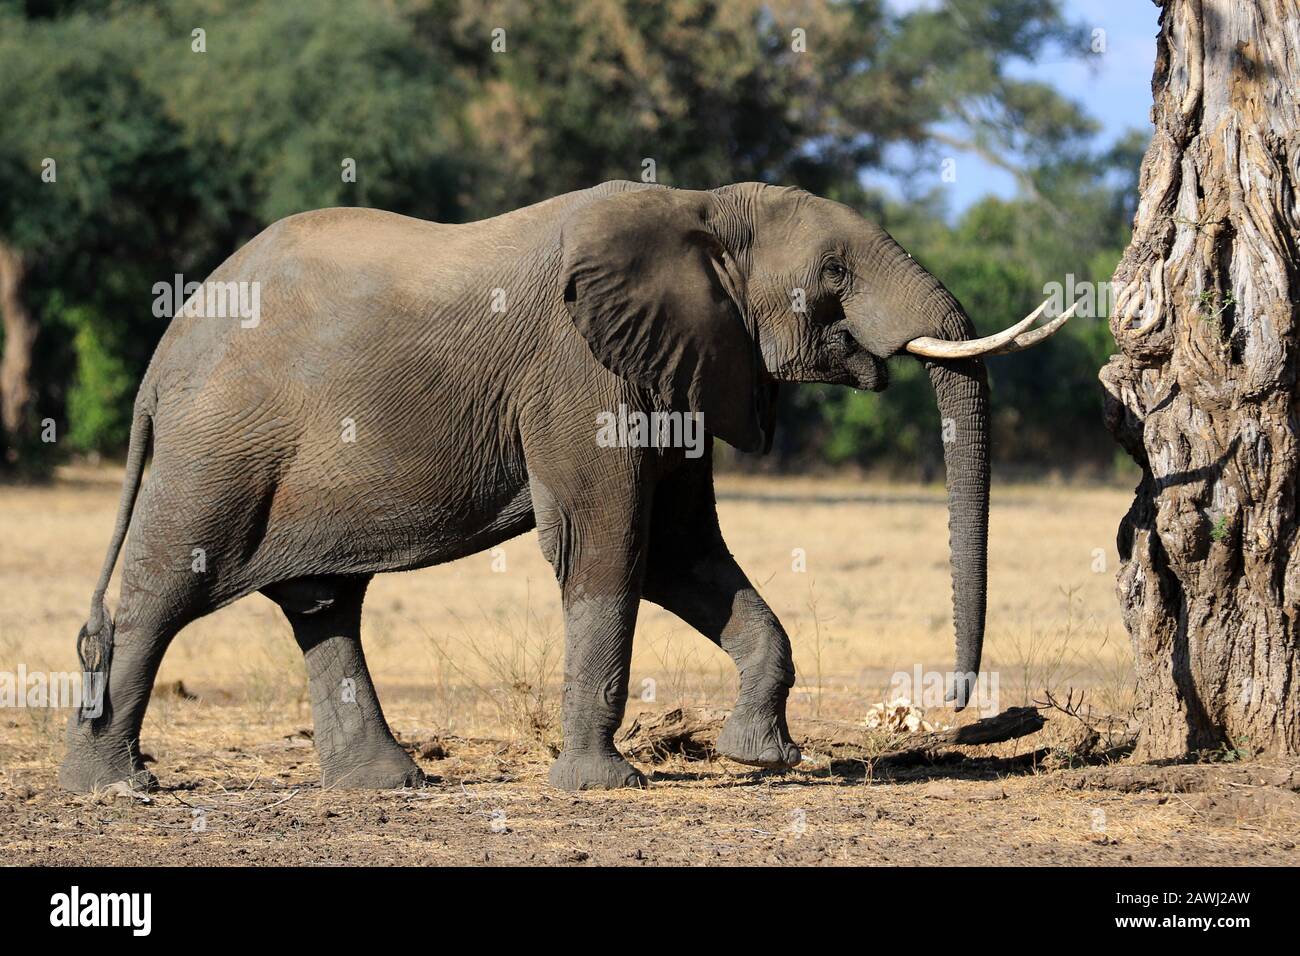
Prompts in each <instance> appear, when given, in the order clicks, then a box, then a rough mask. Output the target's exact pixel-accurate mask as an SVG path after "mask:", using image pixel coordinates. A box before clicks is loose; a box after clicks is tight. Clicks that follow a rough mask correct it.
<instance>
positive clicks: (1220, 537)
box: [1102, 0, 1300, 759]
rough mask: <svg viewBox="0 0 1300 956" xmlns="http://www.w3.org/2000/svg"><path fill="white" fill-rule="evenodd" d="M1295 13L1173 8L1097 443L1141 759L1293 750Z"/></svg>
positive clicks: (1297, 292)
mask: <svg viewBox="0 0 1300 956" xmlns="http://www.w3.org/2000/svg"><path fill="white" fill-rule="evenodd" d="M1297 49H1300V10H1297V7H1296V4H1295V3H1294V2H1258V3H1247V4H1243V3H1241V2H1240V0H1166V2H1165V4H1164V9H1163V10H1162V12H1161V15H1160V38H1159V47H1158V53H1157V59H1156V68H1155V76H1154V79H1153V81H1152V86H1153V89H1154V92H1155V121H1156V132H1155V138H1154V139H1153V140H1152V143H1151V147H1150V149H1149V150H1148V152H1147V154H1146V158H1145V160H1144V161H1143V164H1142V185H1141V204H1140V206H1139V207H1138V211H1137V218H1136V220H1135V228H1134V235H1133V241H1132V244H1131V245H1130V246H1129V248H1128V250H1127V252H1126V253H1125V255H1124V258H1123V260H1122V261H1121V262H1120V264H1119V267H1118V269H1116V272H1115V283H1116V286H1117V287H1118V288H1120V289H1121V292H1120V293H1119V295H1118V298H1117V304H1116V312H1115V315H1114V316H1113V318H1112V320H1111V329H1112V331H1113V332H1114V336H1115V340H1116V341H1117V342H1118V344H1119V346H1120V348H1121V353H1120V354H1119V355H1117V356H1115V357H1114V358H1112V359H1111V361H1110V364H1109V365H1107V366H1106V368H1105V369H1104V370H1103V372H1102V381H1103V383H1104V384H1105V387H1106V390H1107V392H1108V400H1107V407H1106V415H1107V425H1108V426H1109V428H1110V430H1111V431H1112V432H1113V433H1114V436H1115V438H1116V440H1117V441H1118V442H1119V443H1120V444H1121V445H1122V446H1123V447H1124V449H1125V450H1126V451H1127V452H1128V453H1129V454H1130V455H1132V456H1133V459H1134V460H1135V461H1136V462H1137V463H1138V465H1139V466H1140V467H1141V469H1142V480H1141V484H1139V485H1138V488H1137V493H1136V496H1135V498H1134V501H1133V506H1132V508H1131V509H1130V511H1129V513H1128V515H1127V516H1126V517H1125V519H1124V521H1123V524H1122V525H1121V526H1120V532H1119V550H1120V556H1121V559H1122V561H1123V565H1122V567H1121V569H1120V572H1119V597H1120V602H1121V604H1122V607H1123V614H1124V619H1125V622H1126V624H1127V626H1128V629H1129V631H1130V633H1131V635H1132V637H1133V644H1134V649H1135V652H1136V658H1137V674H1138V692H1139V696H1140V700H1139V705H1140V707H1141V714H1140V719H1141V727H1142V729H1141V736H1140V737H1139V739H1138V756H1139V757H1142V758H1147V759H1153V758H1178V757H1184V756H1187V755H1188V754H1191V753H1195V752H1197V751H1205V750H1213V749H1227V750H1229V751H1240V750H1250V751H1255V750H1259V751H1272V752H1282V751H1287V752H1291V753H1295V752H1298V751H1300V624H1298V623H1297V622H1298V621H1300V547H1297V545H1298V544H1300V542H1298V541H1297V531H1298V530H1300V526H1298V524H1297V514H1296V490H1297V489H1296V485H1297V474H1298V472H1300V448H1298V447H1297V441H1296V431H1297V422H1296V417H1295V403H1296V398H1297V377H1296V376H1297V373H1296V353H1295V349H1296V303H1297V301H1300V251H1298V250H1300V222H1297V218H1296V210H1297V208H1300V174H1298V173H1297V156H1298V155H1300V103H1298V102H1297V90H1300V64H1297V60H1296V51H1297Z"/></svg>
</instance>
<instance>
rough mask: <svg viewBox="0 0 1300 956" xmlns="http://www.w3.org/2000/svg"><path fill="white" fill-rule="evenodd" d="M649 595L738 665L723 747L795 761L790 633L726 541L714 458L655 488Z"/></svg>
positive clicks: (745, 755)
mask: <svg viewBox="0 0 1300 956" xmlns="http://www.w3.org/2000/svg"><path fill="white" fill-rule="evenodd" d="M643 595H644V597H645V599H646V600H647V601H653V602H654V603H656V604H658V605H659V606H660V607H663V608H664V609H666V610H668V611H671V612H672V613H674V614H676V615H677V616H678V617H680V618H681V619H682V620H683V621H685V622H686V623H687V624H689V625H691V626H692V627H694V628H695V629H696V630H697V631H699V632H700V633H701V634H703V635H704V636H705V637H707V638H708V639H709V640H711V641H713V643H715V644H717V645H718V646H719V647H721V648H722V649H723V650H724V651H726V652H727V654H728V655H729V656H730V657H731V659H732V660H733V661H735V663H736V668H737V670H738V671H739V672H740V695H739V697H738V698H737V700H736V706H735V707H734V708H732V711H731V715H730V716H729V717H728V718H727V721H726V723H725V724H724V725H723V728H722V733H721V734H720V735H719V737H718V744H717V747H718V751H719V752H720V753H721V754H723V755H724V756H726V757H730V758H731V759H732V760H735V761H737V762H739V763H743V764H749V765H750V766H755V767H769V768H779V767H793V766H795V765H796V764H798V763H799V760H800V753H799V748H798V747H797V746H795V743H794V741H793V740H792V739H791V738H790V731H789V728H788V726H787V725H786V718H785V706H786V698H787V697H788V696H789V694H790V688H791V687H793V686H794V659H793V657H792V655H791V650H790V639H789V637H788V636H787V635H786V633H785V628H783V627H782V626H781V622H780V621H778V620H777V618H776V615H775V614H773V613H772V609H771V608H769V607H768V606H767V602H766V601H764V600H763V598H762V597H761V596H760V595H759V593H758V591H757V590H755V588H754V586H753V585H752V584H751V583H750V582H749V579H748V578H747V577H746V576H745V572H744V571H742V570H741V568H740V565H738V564H737V563H736V560H735V558H733V557H732V556H731V553H730V552H729V551H728V550H727V546H726V543H725V542H724V541H723V540H722V532H721V531H720V530H719V528H718V516H717V511H716V508H715V505H714V497H713V480H712V469H711V467H710V465H709V459H708V457H705V458H704V459H702V460H701V461H699V462H693V463H690V464H689V465H688V466H687V467H685V468H683V469H682V470H681V471H678V472H676V473H675V474H673V475H672V476H670V477H669V478H668V479H666V480H664V481H663V482H661V483H660V484H659V486H658V488H656V490H655V509H654V516H653V519H652V522H651V532H650V559H649V564H648V566H647V568H646V578H645V587H644V590H643Z"/></svg>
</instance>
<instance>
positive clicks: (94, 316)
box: [0, 0, 1136, 478]
mask: <svg viewBox="0 0 1300 956" xmlns="http://www.w3.org/2000/svg"><path fill="white" fill-rule="evenodd" d="M1060 8H1061V0H947V2H944V3H940V4H930V5H926V6H925V7H924V8H922V9H918V10H914V11H912V12H909V13H906V14H903V15H898V14H894V13H891V12H890V8H889V7H887V6H886V5H885V4H884V3H883V2H882V0H846V2H842V3H834V4H828V3H822V2H809V0H777V2H760V0H728V2H717V0H714V2H708V0H675V2H673V3H667V4H648V3H634V2H628V0H577V2H562V0H536V2H527V3H525V2H522V0H487V2H474V3H469V2H466V0H393V2H385V3H379V2H375V0H323V2H321V3H314V4H311V5H303V4H282V3H269V2H259V0H220V2H218V0H163V2H155V0H149V2H146V0H102V2H91V3H79V4H74V3H59V2H49V3H40V4H37V3H20V2H18V0H0V102H4V103H6V104H7V108H8V110H9V111H8V113H7V117H6V118H7V119H9V120H11V121H10V122H6V123H5V124H3V125H0V177H3V178H0V182H3V184H4V188H3V189H0V242H3V243H7V246H8V247H9V248H12V249H13V250H15V251H16V253H18V254H19V256H18V257H17V258H16V259H7V260H3V261H5V262H10V263H11V265H10V266H9V268H8V270H7V271H4V272H3V274H0V278H3V275H9V276H17V277H18V281H8V282H4V281H0V309H3V310H4V315H5V318H6V323H7V324H8V325H9V327H10V328H11V329H12V331H10V332H9V333H8V334H6V336H5V355H6V360H5V363H4V364H3V365H0V379H2V380H3V381H7V382H9V383H11V387H10V388H9V390H10V391H13V392H14V394H15V395H17V396H19V397H18V398H16V399H14V400H13V401H11V402H10V403H9V405H10V407H12V408H15V409H17V408H19V407H21V408H22V409H24V411H22V412H21V413H17V414H16V416H9V419H10V421H11V424H7V425H5V431H6V433H10V432H12V435H11V440H10V445H11V447H10V455H9V456H8V461H7V463H8V465H9V466H10V467H14V466H15V465H23V466H24V467H27V468H29V469H30V468H39V467H43V466H48V465H49V464H51V463H53V462H54V461H57V460H58V458H57V455H58V454H59V453H66V452H69V451H72V452H84V451H96V452H109V453H116V452H118V451H120V449H121V448H122V445H123V442H124V439H125V434H126V427H127V424H128V423H129V418H130V406H131V398H132V395H133V392H134V385H135V383H136V382H137V381H138V380H139V376H140V374H141V373H142V372H143V369H144V365H145V363H146V362H147V360H148V357H149V354H150V353H151V351H152V348H153V345H154V343H155V342H156V341H157V338H158V336H159V335H161V333H162V330H163V328H164V327H165V323H166V320H165V319H157V318H154V316H153V315H152V310H151V306H152V300H153V294H152V287H153V284H154V283H156V282H159V281H171V279H172V277H173V275H174V274H176V273H182V274H183V275H185V276H186V278H187V279H190V280H197V279H200V278H202V277H203V276H205V275H206V274H208V273H209V272H210V271H211V270H212V269H213V268H214V267H215V266H216V265H217V264H219V263H220V262H221V260H222V259H224V258H225V257H226V256H227V255H229V254H230V253H231V252H233V251H234V250H235V249H236V248H238V246H239V245H240V244H242V243H243V242H245V241H247V239H249V238H250V237H251V236H253V235H254V234H255V233H256V232H257V231H259V230H260V229H261V228H263V227H264V226H266V225H267V224H269V223H270V222H272V221H274V220H275V219H277V218H280V217H282V216H285V215H289V214H291V213H294V212H298V211H302V210H305V209H311V208H319V207H322V206H331V205H368V206H377V207H382V208H385V209H390V210H393V211H396V212H401V213H405V214H408V215H413V216H420V217H424V218H430V219H437V220H442V221H461V220H465V219H473V218H479V217H483V216H491V215H496V214H497V213H500V212H503V211H505V210H508V209H512V208H515V207H517V206H521V205H526V204H528V203H531V202H536V201H538V200H541V199H544V198H547V197H549V196H552V195H554V194H556V193H560V192H564V191H566V190H570V189H576V188H581V187H585V186H589V185H592V184H594V183H597V182H600V181H602V180H605V179H610V178H632V179H637V178H641V177H642V175H643V173H644V172H645V171H646V167H645V165H644V162H643V161H644V160H646V159H651V160H653V161H654V164H655V166H654V174H655V178H656V179H658V181H660V182H663V183H667V184H669V185H676V186H688V187H707V186H713V185H716V184H718V183H724V182H733V181H738V180H745V179H759V180H766V181H772V182H783V183H789V184H793V185H798V186H803V187H805V188H807V189H810V190H812V191H814V192H817V193H820V194H823V195H826V196H830V197H833V198H837V199H840V200H841V201H844V202H847V203H850V204H852V205H854V206H856V207H857V208H859V209H861V210H863V211H864V212H866V213H868V214H869V215H872V216H874V217H875V218H877V219H878V220H880V221H882V222H883V223H884V224H885V225H886V226H887V227H889V228H890V229H891V230H892V231H894V232H895V233H896V234H897V235H898V236H899V238H900V239H902V240H903V241H904V242H905V243H906V244H907V245H908V248H909V249H911V250H912V251H913V252H914V253H916V254H917V255H918V257H920V258H921V259H922V260H923V261H925V262H926V264H927V265H928V266H929V267H930V268H932V269H934V270H935V271H936V272H937V273H938V274H939V275H941V276H942V277H943V278H944V279H945V280H946V281H947V282H948V283H949V285H950V286H951V287H952V288H953V290H954V292H956V293H957V295H958V296H959V298H961V299H962V300H963V301H965V302H966V304H967V305H968V306H969V307H970V309H971V311H972V313H973V314H974V315H975V316H976V320H977V322H978V323H979V324H980V325H981V327H982V328H983V329H984V330H986V331H988V330H992V329H993V328H994V327H1000V324H1002V323H1004V321H1005V320H1006V319H1007V318H1008V317H1010V316H1012V315H1014V314H1024V312H1026V311H1028V310H1029V309H1030V308H1032V307H1033V306H1035V305H1036V304H1037V303H1038V301H1039V300H1040V299H1041V298H1042V290H1043V287H1044V286H1045V285H1046V284H1048V283H1051V282H1058V283H1059V282H1064V281H1065V279H1066V274H1067V273H1070V272H1073V273H1074V274H1075V277H1076V279H1077V280H1080V281H1085V280H1093V281H1096V280H1101V279H1104V278H1105V277H1107V276H1109V274H1110V273H1111V271H1112V270H1113V266H1114V263H1115V261H1117V259H1118V256H1119V252H1120V250H1121V249H1122V248H1123V245H1124V243H1125V242H1126V241H1127V235H1128V222H1129V219H1130V218H1131V210H1126V209H1125V208H1124V206H1123V202H1122V201H1121V198H1120V197H1122V196H1123V195H1124V192H1123V190H1124V183H1123V181H1122V177H1119V178H1117V177H1116V176H1115V175H1114V172H1115V171H1116V170H1126V169H1129V168H1131V167H1132V166H1135V165H1136V159H1135V157H1134V151H1133V150H1129V151H1128V153H1127V154H1123V153H1122V152H1121V154H1116V155H1110V154H1098V155H1094V154H1093V153H1091V152H1090V151H1089V150H1088V149H1087V145H1086V144H1087V142H1088V137H1089V134H1090V133H1091V131H1092V130H1093V129H1094V128H1095V124H1094V123H1093V121H1092V120H1091V119H1090V118H1089V117H1088V116H1087V115H1086V114H1085V113H1084V111H1083V110H1082V108H1081V107H1080V106H1078V105H1077V104H1075V103H1073V102H1072V101H1070V100H1069V99H1068V98H1067V97H1065V96H1062V95H1061V94H1060V93H1058V92H1057V91H1055V90H1053V89H1052V88H1050V87H1048V86H1046V85H1044V84H1041V83H1036V82H1027V81H1023V80H1018V79H1015V78H1014V77H1013V76H1012V75H1011V73H1012V72H1013V71H1012V70H1011V67H1012V65H1013V64H1015V63H1017V62H1021V61H1025V60H1032V59H1035V58H1039V57H1042V56H1047V55H1050V56H1053V57H1060V56H1069V57H1074V56H1088V55H1091V54H1090V53H1089V50H1088V47H1087V46H1086V44H1085V37H1084V35H1083V33H1082V31H1080V30H1079V29H1077V28H1075V27H1073V26H1072V25H1071V24H1070V23H1068V22H1067V20H1066V19H1065V17H1064V16H1063V15H1062V13H1061V9H1060ZM196 29H201V30H203V52H197V51H196V50H195V49H194V46H195V37H194V35H193V31H195V30H196ZM502 31H503V32H502ZM962 150H967V151H975V152H978V153H980V154H982V155H985V156H986V157H991V158H993V159H995V161H996V162H998V163H999V164H1001V165H1003V166H1005V167H1006V168H1008V169H1011V170H1013V172H1014V174H1015V175H1016V177H1017V181H1018V182H1019V183H1020V185H1021V195H1020V196H1018V197H1016V198H1015V199H1013V200H1010V201H999V200H989V201H987V202H985V203H981V204H979V205H977V206H976V207H975V208H973V209H971V210H969V211H967V213H965V214H964V215H963V216H962V217H960V218H959V219H958V220H957V221H956V222H951V221H950V219H949V214H948V210H947V207H946V206H945V204H944V199H943V194H944V190H943V187H942V185H941V177H940V171H941V169H942V168H943V164H944V161H945V160H948V159H953V158H955V159H956V160H957V163H958V166H957V171H958V175H963V174H965V172H964V170H965V167H964V166H963V165H962V163H963V162H964V160H963V159H962V157H964V156H966V155H969V152H962ZM46 156H51V157H53V158H55V159H56V160H58V162H59V171H60V175H59V180H58V183H57V185H55V184H45V183H42V182H41V181H40V178H39V173H40V163H41V159H42V158H43V157H46ZM345 159H352V160H355V162H356V171H357V174H356V180H355V182H349V181H346V180H345V179H344V178H343V177H342V176H341V164H342V162H343V161H344V160H345ZM1126 164H1127V165H1126ZM880 172H885V173H892V174H893V175H894V177H895V179H896V180H902V181H904V182H908V183H909V186H908V189H907V195H908V197H909V201H907V202H897V201H891V200H888V199H886V198H885V197H884V196H883V194H882V193H881V192H880V191H878V190H877V189H875V188H873V187H872V186H871V184H870V183H871V179H870V177H871V176H872V175H873V174H874V173H880ZM1062 219H1065V220H1066V221H1068V222H1069V223H1070V224H1071V227H1072V228H1070V229H1063V228H1062V226H1061V222H1062ZM15 262H16V263H17V265H16V266H15V265H13V263H15ZM38 328H39V330H40V334H39V335H38V336H37V337H36V338H35V339H34V341H33V340H32V337H31V334H30V333H31V332H32V331H34V330H36V329H38ZM1105 339H1106V333H1105V330H1104V327H1103V325H1102V324H1101V323H1099V322H1095V321H1094V322H1091V323H1085V322H1082V321H1076V322H1074V323H1071V325H1070V326H1069V327H1067V329H1066V330H1065V331H1064V332H1062V334H1061V335H1058V336H1056V337H1054V338H1053V339H1052V340H1051V341H1050V342H1049V343H1047V344H1046V345H1044V346H1043V347H1042V348H1041V349H1040V350H1038V351H1037V352H1036V353H1035V359H1036V361H1035V362H1032V363H1023V362H1015V361H1014V360H1008V361H1007V362H1006V363H1005V364H1002V363H999V362H998V361H996V360H995V363H994V367H993V369H992V383H993V389H994V400H995V406H996V407H998V408H999V409H1000V413H999V417H998V419H997V420H996V421H995V423H994V428H995V430H994V454H995V464H996V465H998V466H1001V467H1005V466H1007V465H1009V464H1025V465H1029V466H1031V467H1034V468H1038V469H1041V468H1044V467H1049V468H1060V469H1063V470H1074V469H1080V468H1086V469H1090V470H1105V469H1107V468H1108V467H1109V465H1110V464H1111V462H1112V461H1113V459H1114V452H1113V448H1112V446H1111V445H1110V443H1109V442H1108V441H1105V440H1104V436H1103V440H1091V441H1089V440H1081V439H1080V436H1088V435H1092V436H1101V435H1102V431H1101V429H1099V428H1098V427H1096V422H1097V417H1098V414H1099V413H1098V407H1097V406H1098V401H1097V396H1096V392H1095V389H1094V388H1084V387H1081V386H1082V383H1084V382H1086V381H1089V380H1091V378H1092V376H1093V374H1095V368H1096V366H1097V365H1098V364H1099V363H1100V361H1101V360H1102V358H1103V357H1104V355H1105V354H1106V353H1107V351H1108V350H1109V346H1108V345H1107V344H1106V342H1105ZM916 372H917V367H916V363H915V362H908V361H900V362H899V363H897V366H896V368H895V369H894V375H895V379H896V382H897V384H896V385H895V387H894V388H891V389H890V390H889V391H887V392H885V393H883V394H881V395H858V394H853V393H851V392H846V390H843V389H818V388H801V389H791V390H788V393H787V394H786V395H785V397H784V399H783V406H782V409H781V416H782V427H781V428H779V430H778V437H779V442H780V444H779V445H778V447H777V449H776V453H775V454H774V455H773V456H770V457H769V458H766V459H761V460H758V459H753V458H745V457H743V456H729V458H728V460H729V461H730V462H731V463H732V464H733V466H734V465H741V464H743V466H745V467H786V466H792V465H798V466H800V467H807V466H808V465H809V464H815V463H823V462H824V463H826V464H828V465H831V466H835V467H840V466H845V465H857V466H863V467H872V468H881V467H884V468H888V469H890V470H892V471H898V472H903V473H906V474H909V475H912V476H915V475H917V474H918V473H919V474H920V475H921V476H923V477H935V478H937V477H938V476H939V469H938V463H939V461H941V452H940V447H941V446H940V430H939V426H938V421H937V419H936V413H935V411H934V403H933V400H932V398H931V396H929V394H928V392H927V391H926V390H925V389H924V388H923V387H922V384H921V382H920V380H919V379H916ZM1076 386H1080V387H1076ZM24 389H25V391H24ZM4 391H5V389H3V388H0V393H3V392H4ZM24 395H25V396H26V397H25V398H24V397H22V396H24ZM1016 410H1018V411H1016ZM45 418H52V419H54V420H55V421H56V422H57V423H58V428H59V436H60V440H59V443H58V444H57V445H47V444H43V443H40V442H39V441H34V438H33V435H34V432H33V431H32V426H33V424H34V423H35V422H37V421H39V420H41V419H45ZM20 423H21V424H20ZM1063 426H1064V427H1063ZM20 432H21V434H19V433H20ZM20 446H21V447H20ZM15 458H16V459H17V460H16V461H15V460H14V459H15ZM918 462H919V463H920V470H919V472H918V470H917V468H918ZM0 467H3V466H0Z"/></svg>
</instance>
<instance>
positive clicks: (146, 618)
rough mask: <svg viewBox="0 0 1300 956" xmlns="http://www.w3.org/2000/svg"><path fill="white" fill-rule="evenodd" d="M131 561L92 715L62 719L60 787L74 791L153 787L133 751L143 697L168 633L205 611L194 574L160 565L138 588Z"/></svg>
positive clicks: (145, 698) (137, 753)
mask: <svg viewBox="0 0 1300 956" xmlns="http://www.w3.org/2000/svg"><path fill="white" fill-rule="evenodd" d="M138 567H139V565H137V566H134V567H128V570H127V573H126V574H125V576H124V578H123V582H122V597H121V601H120V604H119V607H118V609H117V613H116V615H115V625H114V631H115V632H114V639H113V656H112V660H111V662H110V664H109V671H108V679H107V681H106V683H105V685H104V686H102V687H100V688H96V690H97V692H98V705H99V710H100V713H99V714H97V715H96V716H95V717H94V718H93V719H82V718H81V717H79V716H78V714H75V713H74V714H73V715H72V717H71V718H70V720H69V722H68V737H67V740H68V748H67V752H66V754H65V756H64V758H63V764H62V765H61V766H60V768H59V785H60V786H61V787H63V789H65V790H70V791H72V792H74V793H89V792H90V791H92V790H96V789H98V788H101V787H106V786H108V785H110V784H114V783H126V784H127V785H129V786H131V787H135V788H139V789H152V788H153V787H154V786H156V784H157V780H156V779H155V778H154V776H153V774H152V773H150V772H149V771H148V770H147V769H145V766H144V763H143V762H142V761H141V756H140V728H141V726H142V725H143V724H144V715H145V710H146V708H147V707H148V705H149V695H150V692H151V691H152V690H153V684H154V679H155V678H156V677H157V675H158V667H159V665H160V664H161V663H162V658H163V654H164V653H165V652H166V651H167V647H168V646H169V645H170V644H171V641H172V638H173V637H175V636H176V633H177V632H178V631H179V630H180V629H181V628H182V627H184V626H185V625H186V624H187V623H189V622H190V621H192V620H194V619H195V618H198V617H201V616H202V615H203V614H205V613H206V612H207V610H208V605H207V603H205V602H206V598H205V596H204V595H203V593H202V592H201V591H200V590H199V586H198V582H197V579H196V577H195V576H194V575H192V574H189V573H186V572H164V571H161V570H159V571H158V573H157V574H156V575H153V576H152V577H151V579H150V581H149V582H148V587H147V588H145V587H143V586H141V583H140V582H139V581H138V580H137V576H136V571H137V568H138Z"/></svg>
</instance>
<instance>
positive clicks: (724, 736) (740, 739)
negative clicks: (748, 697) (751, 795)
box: [717, 706, 802, 769]
mask: <svg viewBox="0 0 1300 956" xmlns="http://www.w3.org/2000/svg"><path fill="white" fill-rule="evenodd" d="M717 751H718V753H720V754H722V755H723V756H724V757H728V758H730V759H731V760H734V761H736V762H737V763H743V764H747V765H749V766H751V767H763V768H765V769H778V768H785V767H794V766H798V764H799V761H800V760H801V759H802V757H801V755H800V753H799V748H798V747H797V746H795V742H794V741H793V740H791V739H790V731H789V730H787V729H786V725H785V718H784V717H781V716H779V715H777V714H773V713H771V712H768V713H766V714H762V713H757V712H755V711H751V710H748V709H746V708H743V707H740V706H738V707H737V708H736V709H735V710H733V711H732V712H731V715H730V716H729V717H728V718H727V721H726V723H724V724H723V725H722V733H720V734H719V735H718V743H717Z"/></svg>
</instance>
